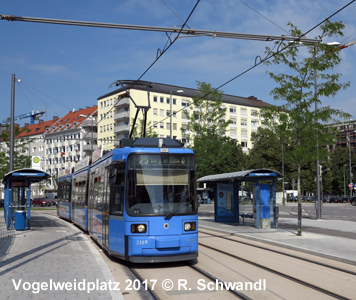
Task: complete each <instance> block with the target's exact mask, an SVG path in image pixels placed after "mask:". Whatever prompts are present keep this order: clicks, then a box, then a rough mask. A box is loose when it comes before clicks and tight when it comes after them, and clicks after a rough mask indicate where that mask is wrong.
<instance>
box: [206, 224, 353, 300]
mask: <svg viewBox="0 0 356 300" xmlns="http://www.w3.org/2000/svg"><path fill="white" fill-rule="evenodd" d="M203 232H204V234H207V235H209V236H210V237H212V238H214V239H215V238H219V240H220V242H218V243H216V242H215V244H213V245H211V244H212V243H211V244H210V245H209V243H206V242H204V241H205V240H204V238H202V237H200V238H199V240H200V242H199V248H200V249H199V252H200V253H201V256H202V254H204V253H206V255H207V256H208V255H209V256H210V257H214V258H216V259H217V260H218V258H217V257H218V255H223V256H227V257H229V258H230V261H229V265H230V266H231V265H239V263H237V262H238V261H239V262H242V263H244V264H248V265H250V266H252V268H253V270H255V271H254V272H255V273H260V272H261V270H263V272H267V273H271V274H274V276H277V277H281V278H284V279H286V280H288V281H290V282H294V283H296V284H298V285H303V286H304V287H306V288H307V289H311V290H314V291H316V292H317V293H321V294H323V295H325V296H328V297H331V298H334V299H352V298H353V296H351V295H350V291H346V292H345V291H341V292H340V291H335V292H334V291H333V290H332V288H330V289H329V288H328V286H325V284H324V286H323V284H321V283H320V281H323V278H322V276H323V275H320V276H321V280H320V281H319V282H318V281H317V280H316V281H314V282H312V281H310V280H308V279H303V278H301V277H300V273H299V274H298V272H296V275H294V273H293V272H292V271H289V270H284V269H282V270H280V269H279V270H278V267H274V265H273V263H272V264H271V263H269V264H264V263H261V261H256V260H253V259H251V258H248V256H249V255H246V253H248V252H249V250H246V249H245V247H254V248H256V249H258V250H256V251H259V250H262V251H269V252H270V253H271V254H270V255H273V256H275V255H278V256H277V257H275V258H274V259H276V260H278V257H279V255H281V254H283V255H284V253H282V252H279V251H276V250H272V251H270V249H266V248H265V247H261V246H256V245H251V244H249V243H246V242H241V245H243V246H242V247H244V249H243V251H241V252H243V255H239V253H233V252H232V251H229V250H227V249H226V248H230V249H235V250H236V248H237V247H236V244H233V243H235V242H237V243H240V241H236V240H234V239H231V238H227V237H221V236H218V235H216V234H210V233H206V232H205V231H200V233H203ZM221 239H223V240H225V241H226V243H232V245H235V246H231V247H227V244H226V243H225V244H223V242H222V241H221ZM210 242H211V240H210ZM221 248H222V249H221ZM208 250H210V251H212V252H210V253H208V252H207V251H208ZM235 252H239V251H238V250H236V251H235ZM214 253H215V254H214ZM216 253H219V254H216ZM260 255H261V256H263V253H261V254H260ZM285 256H286V257H287V258H288V259H289V258H291V260H296V262H295V261H293V262H291V267H290V268H291V269H293V268H300V266H301V264H304V263H305V264H312V265H313V267H311V268H309V269H310V270H313V271H315V269H316V268H317V267H321V268H323V272H324V273H322V274H328V275H330V273H331V272H332V271H337V272H340V273H341V275H340V274H339V275H338V277H335V280H340V278H344V277H345V282H346V280H348V279H346V276H348V277H350V275H352V276H354V275H355V272H352V271H350V270H345V269H341V268H335V267H334V266H328V265H325V264H321V263H319V262H316V261H310V260H309V259H303V258H301V257H296V256H293V255H289V254H288V255H285ZM269 257H270V256H269ZM231 258H233V259H234V260H235V262H234V261H231ZM219 260H221V261H222V260H223V259H222V258H220V257H219ZM225 261H228V259H225ZM240 264H241V263H240ZM221 265H223V264H221ZM295 266H297V267H295ZM225 267H226V266H225ZM288 267H289V266H288ZM279 268H280V267H279ZM305 268H306V270H308V268H307V267H305ZM324 268H326V271H325V269H324ZM286 269H288V268H286ZM327 270H329V271H327ZM306 272H308V271H306ZM264 274H266V273H264ZM343 274H345V276H343ZM265 276H267V275H265ZM307 278H310V277H307ZM353 280H354V279H353ZM354 281H355V280H354ZM340 284H342V282H341V283H340ZM345 286H347V285H345ZM349 286H350V285H349ZM345 289H346V288H345ZM341 290H343V289H341ZM323 297H324V296H323ZM323 297H321V298H320V299H323Z"/></svg>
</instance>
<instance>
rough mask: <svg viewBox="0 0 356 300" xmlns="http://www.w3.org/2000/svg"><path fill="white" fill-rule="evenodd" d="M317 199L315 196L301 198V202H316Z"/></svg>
mask: <svg viewBox="0 0 356 300" xmlns="http://www.w3.org/2000/svg"><path fill="white" fill-rule="evenodd" d="M316 200H317V197H315V196H303V197H302V201H316Z"/></svg>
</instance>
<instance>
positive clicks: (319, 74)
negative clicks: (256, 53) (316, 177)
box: [262, 21, 349, 203]
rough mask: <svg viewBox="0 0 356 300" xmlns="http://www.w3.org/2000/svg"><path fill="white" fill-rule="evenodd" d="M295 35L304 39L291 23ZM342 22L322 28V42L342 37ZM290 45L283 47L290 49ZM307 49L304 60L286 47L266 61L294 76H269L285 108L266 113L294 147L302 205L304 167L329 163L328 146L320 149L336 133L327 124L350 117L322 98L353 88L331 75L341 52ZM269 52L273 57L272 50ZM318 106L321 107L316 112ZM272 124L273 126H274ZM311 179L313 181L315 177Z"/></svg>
mask: <svg viewBox="0 0 356 300" xmlns="http://www.w3.org/2000/svg"><path fill="white" fill-rule="evenodd" d="M289 25H290V27H291V34H292V36H295V37H297V36H301V31H300V30H299V29H297V27H295V26H294V25H293V24H291V23H289ZM343 28H344V25H343V24H342V22H335V23H331V22H330V21H326V22H325V23H324V24H323V25H322V26H321V27H320V29H321V34H320V35H319V36H318V38H319V39H320V40H322V39H323V38H325V37H337V36H342V35H343V34H342V29H343ZM286 46H287V44H284V45H282V47H286ZM303 50H304V51H305V50H306V51H307V52H308V55H307V57H304V58H300V56H299V48H298V47H293V45H291V46H290V47H288V48H286V49H285V50H284V51H282V52H280V53H273V56H272V58H271V60H270V61H269V60H266V62H265V63H266V65H268V66H271V65H281V64H282V65H283V64H284V65H285V66H286V67H287V68H288V69H289V72H290V74H275V73H273V72H268V74H269V76H270V77H271V78H272V79H273V80H274V81H275V82H276V83H277V87H276V88H274V89H273V90H272V92H271V95H272V96H273V98H274V99H275V100H282V101H284V104H282V105H281V106H272V107H268V108H266V109H264V110H263V111H262V116H263V117H264V119H265V122H266V124H267V126H269V127H270V128H273V126H274V125H275V124H276V123H277V124H280V127H282V126H283V131H282V130H280V131H279V132H283V137H284V140H285V142H286V143H288V144H289V145H293V148H292V151H291V152H290V155H289V159H291V160H292V162H293V163H294V164H295V166H296V171H297V189H298V196H299V197H298V202H299V203H301V198H300V196H301V178H302V169H303V166H305V165H306V164H308V163H309V162H312V161H316V159H317V157H319V159H320V160H324V161H326V160H327V151H326V148H325V147H319V148H318V151H316V144H317V140H318V145H319V146H324V145H328V144H332V142H333V138H334V136H333V134H331V133H330V131H328V130H325V128H324V127H325V126H324V123H325V122H327V121H330V120H331V119H332V118H333V117H334V116H339V117H343V118H346V117H349V115H348V114H346V113H344V112H342V111H341V110H338V109H333V108H331V107H321V101H320V98H321V97H330V96H335V95H336V94H337V92H338V91H339V90H341V89H343V88H346V87H348V86H349V83H346V84H343V83H339V79H340V76H341V74H335V73H331V70H332V69H333V68H334V67H335V66H337V65H338V64H339V63H340V61H341V59H340V56H339V52H338V51H333V47H332V46H329V45H327V44H322V43H321V44H318V45H305V47H303ZM266 52H267V53H268V54H269V55H271V53H272V51H271V49H270V48H268V47H267V48H266ZM315 103H317V104H318V105H319V108H318V109H317V110H315V109H314V107H315ZM271 124H272V126H271ZM309 180H312V179H311V178H310V179H309Z"/></svg>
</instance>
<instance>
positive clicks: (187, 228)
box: [184, 222, 197, 231]
mask: <svg viewBox="0 0 356 300" xmlns="http://www.w3.org/2000/svg"><path fill="white" fill-rule="evenodd" d="M196 228H197V227H196V223H195V222H187V223H184V231H195V230H196Z"/></svg>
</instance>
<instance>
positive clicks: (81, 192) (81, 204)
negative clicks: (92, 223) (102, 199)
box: [71, 167, 90, 230]
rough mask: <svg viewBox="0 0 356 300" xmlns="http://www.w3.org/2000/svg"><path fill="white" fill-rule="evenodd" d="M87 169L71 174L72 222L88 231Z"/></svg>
mask: <svg viewBox="0 0 356 300" xmlns="http://www.w3.org/2000/svg"><path fill="white" fill-rule="evenodd" d="M89 169H90V168H89V167H85V168H84V169H82V170H80V171H78V172H76V173H74V174H73V180H72V181H73V184H72V216H71V217H72V222H73V223H75V224H77V225H78V226H79V227H81V228H82V229H84V230H88V208H87V207H88V172H89Z"/></svg>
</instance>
